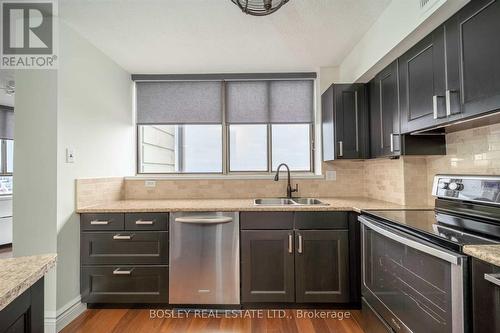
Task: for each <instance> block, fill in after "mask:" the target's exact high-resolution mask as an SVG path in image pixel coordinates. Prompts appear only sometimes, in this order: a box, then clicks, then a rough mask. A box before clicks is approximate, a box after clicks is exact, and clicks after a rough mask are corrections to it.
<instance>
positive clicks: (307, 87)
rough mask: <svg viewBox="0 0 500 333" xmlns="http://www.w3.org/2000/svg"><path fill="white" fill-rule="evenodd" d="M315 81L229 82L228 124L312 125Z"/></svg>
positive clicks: (227, 92) (227, 95)
mask: <svg viewBox="0 0 500 333" xmlns="http://www.w3.org/2000/svg"><path fill="white" fill-rule="evenodd" d="M313 119H314V82H313V81H312V80H269V81H229V82H226V121H227V122H228V123H233V124H234V123H312V122H313Z"/></svg>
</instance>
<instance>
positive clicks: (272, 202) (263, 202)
mask: <svg viewBox="0 0 500 333" xmlns="http://www.w3.org/2000/svg"><path fill="white" fill-rule="evenodd" d="M254 203H255V204H256V205H258V206H287V205H295V204H296V203H295V202H293V201H292V200H291V199H285V198H267V199H255V201H254Z"/></svg>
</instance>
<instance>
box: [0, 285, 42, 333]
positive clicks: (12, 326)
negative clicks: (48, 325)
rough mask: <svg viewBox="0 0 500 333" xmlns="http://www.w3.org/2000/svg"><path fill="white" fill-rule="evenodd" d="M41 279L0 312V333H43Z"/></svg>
mask: <svg viewBox="0 0 500 333" xmlns="http://www.w3.org/2000/svg"><path fill="white" fill-rule="evenodd" d="M43 292H44V289H43V278H41V279H40V280H38V281H37V282H35V284H33V285H32V286H31V287H30V288H28V289H27V290H26V291H25V292H23V293H22V294H21V295H20V296H19V297H17V298H16V299H15V300H13V301H12V302H11V303H10V304H9V305H7V306H6V307H5V308H4V309H2V310H1V311H0V333H43V331H44V319H43V318H44V310H43V300H44V294H43Z"/></svg>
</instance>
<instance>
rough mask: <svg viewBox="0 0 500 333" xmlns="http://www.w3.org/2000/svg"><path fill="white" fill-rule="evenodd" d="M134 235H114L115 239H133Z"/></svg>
mask: <svg viewBox="0 0 500 333" xmlns="http://www.w3.org/2000/svg"><path fill="white" fill-rule="evenodd" d="M132 237H133V235H120V234H118V235H114V236H113V239H115V240H131V239H132Z"/></svg>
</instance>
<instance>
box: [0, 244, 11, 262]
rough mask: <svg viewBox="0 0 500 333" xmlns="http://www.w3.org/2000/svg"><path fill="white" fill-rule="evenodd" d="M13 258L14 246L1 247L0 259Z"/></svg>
mask: <svg viewBox="0 0 500 333" xmlns="http://www.w3.org/2000/svg"><path fill="white" fill-rule="evenodd" d="M5 258H12V245H11V244H9V245H1V246H0V259H5Z"/></svg>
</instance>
